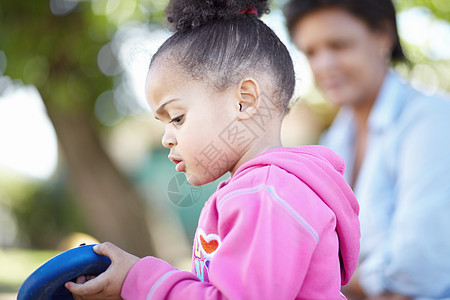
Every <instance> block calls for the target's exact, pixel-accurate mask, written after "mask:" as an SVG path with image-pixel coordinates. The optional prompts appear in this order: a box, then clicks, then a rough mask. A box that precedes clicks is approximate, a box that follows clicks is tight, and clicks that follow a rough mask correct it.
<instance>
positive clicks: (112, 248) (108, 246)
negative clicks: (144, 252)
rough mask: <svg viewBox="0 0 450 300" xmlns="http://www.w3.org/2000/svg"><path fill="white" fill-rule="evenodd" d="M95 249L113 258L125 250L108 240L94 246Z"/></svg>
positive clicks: (98, 252)
mask: <svg viewBox="0 0 450 300" xmlns="http://www.w3.org/2000/svg"><path fill="white" fill-rule="evenodd" d="M94 251H95V252H96V253H97V254H100V255H105V256H108V257H109V258H111V260H115V258H116V257H117V256H118V255H119V254H120V253H121V252H122V251H123V250H122V249H120V248H119V247H117V246H116V245H114V244H113V243H110V242H106V243H103V244H98V245H95V246H94Z"/></svg>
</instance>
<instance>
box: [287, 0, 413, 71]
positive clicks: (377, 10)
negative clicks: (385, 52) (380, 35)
mask: <svg viewBox="0 0 450 300" xmlns="http://www.w3.org/2000/svg"><path fill="white" fill-rule="evenodd" d="M323 8H340V9H344V10H346V11H347V12H349V13H351V14H352V15H354V16H355V17H357V18H359V19H360V20H362V21H364V22H365V23H366V24H367V25H368V26H369V28H371V29H372V30H389V29H388V28H386V25H390V26H392V29H391V30H392V33H393V34H394V47H393V48H392V49H391V61H393V62H401V61H405V62H406V61H407V59H406V57H405V55H404V53H403V49H402V46H401V44H400V40H399V36H398V32H397V23H396V17H395V8H394V5H393V3H392V1H391V0H290V1H289V2H288V3H287V4H286V5H285V7H284V15H285V16H286V23H287V27H288V29H289V32H290V34H291V36H292V35H293V34H294V28H295V25H296V24H297V23H298V22H299V21H300V20H301V19H302V18H303V17H305V16H306V15H308V14H309V13H311V12H313V11H316V10H319V9H323ZM386 22H387V23H386Z"/></svg>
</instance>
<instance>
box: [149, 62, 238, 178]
mask: <svg viewBox="0 0 450 300" xmlns="http://www.w3.org/2000/svg"><path fill="white" fill-rule="evenodd" d="M161 60H162V61H161ZM233 93H234V90H233V89H231V88H230V89H228V90H225V91H224V92H218V91H217V90H216V89H214V88H213V87H211V86H210V85H208V84H206V83H203V82H201V81H199V80H193V79H190V78H187V77H186V76H184V75H183V73H182V72H181V71H180V69H179V67H178V66H177V65H176V64H172V63H169V62H168V61H167V60H166V59H159V61H156V63H155V64H153V65H152V67H151V68H150V70H149V73H148V75H147V82H146V96H147V100H148V102H149V104H150V107H151V109H152V111H153V113H154V115H155V117H156V118H157V119H158V120H160V121H161V122H162V123H163V124H164V136H163V138H162V144H163V145H164V147H166V148H169V149H170V154H169V159H170V160H172V161H173V162H174V163H175V164H176V170H177V171H178V172H184V173H185V174H186V178H187V180H188V181H189V183H191V184H192V185H203V184H206V183H209V182H211V181H213V180H216V179H217V178H219V177H221V176H222V175H223V174H225V173H227V172H228V171H230V170H231V169H232V168H233V166H234V165H235V164H236V162H237V161H238V157H237V156H236V154H235V153H234V152H233V151H232V149H231V147H229V146H232V145H228V144H227V143H226V142H224V140H226V133H227V130H229V128H230V126H231V127H232V126H234V124H235V123H236V116H237V112H239V104H238V103H236V102H235V101H234V100H233V99H235V98H236V97H233V96H234V94H233Z"/></svg>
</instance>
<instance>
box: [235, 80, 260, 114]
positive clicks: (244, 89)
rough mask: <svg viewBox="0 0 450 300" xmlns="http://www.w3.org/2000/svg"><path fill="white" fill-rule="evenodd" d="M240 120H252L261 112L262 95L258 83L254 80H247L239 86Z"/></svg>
mask: <svg viewBox="0 0 450 300" xmlns="http://www.w3.org/2000/svg"><path fill="white" fill-rule="evenodd" d="M237 100H238V105H239V112H238V119H239V120H248V119H251V118H252V117H253V116H254V115H255V114H256V113H257V112H258V110H259V106H260V104H261V95H260V90H259V85H258V82H256V80H255V79H253V78H247V79H244V80H242V81H241V82H240V84H239V85H238V99H237Z"/></svg>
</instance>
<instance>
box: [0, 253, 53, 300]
mask: <svg viewBox="0 0 450 300" xmlns="http://www.w3.org/2000/svg"><path fill="white" fill-rule="evenodd" d="M58 253H59V252H57V251H50V250H47V251H44V250H28V249H4V250H2V249H0V266H1V267H0V294H1V293H17V291H18V290H19V287H20V286H21V285H22V283H23V282H24V281H25V279H26V278H27V277H28V276H29V275H30V274H31V273H33V272H34V271H35V270H36V269H37V268H38V267H39V266H41V265H42V264H43V263H45V262H46V261H47V260H49V259H50V258H52V257H53V256H55V255H57V254H58Z"/></svg>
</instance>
